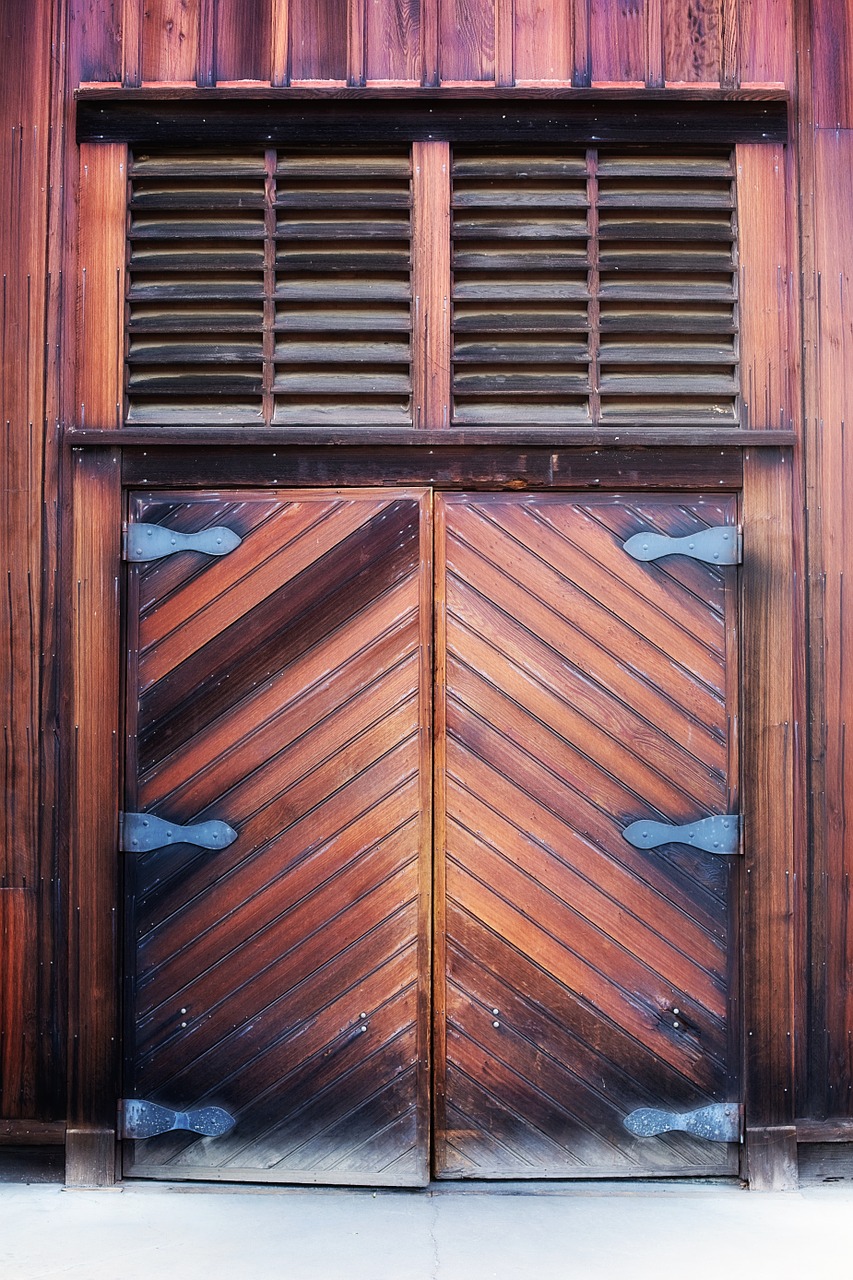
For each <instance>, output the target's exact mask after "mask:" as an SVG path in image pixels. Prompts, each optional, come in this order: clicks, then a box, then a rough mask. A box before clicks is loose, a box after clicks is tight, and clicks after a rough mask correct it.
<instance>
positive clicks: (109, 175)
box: [76, 143, 127, 427]
mask: <svg viewBox="0 0 853 1280" xmlns="http://www.w3.org/2000/svg"><path fill="white" fill-rule="evenodd" d="M126 220H127V147H125V146H122V145H121V144H120V143H111V144H109V145H107V146H88V145H87V146H83V147H81V148H80V224H79V241H78V246H79V257H78V273H79V275H78V279H79V287H78V325H77V397H76V416H77V420H78V421H79V422H80V423H81V424H82V425H86V426H94V427H118V426H119V425H120V424H121V420H122V399H123V394H124V393H123V380H124V307H125V298H124V295H125V234H126Z"/></svg>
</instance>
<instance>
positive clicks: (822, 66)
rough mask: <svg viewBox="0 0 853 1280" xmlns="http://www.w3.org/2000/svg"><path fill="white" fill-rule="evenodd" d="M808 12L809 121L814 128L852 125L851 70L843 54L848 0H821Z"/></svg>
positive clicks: (851, 28)
mask: <svg viewBox="0 0 853 1280" xmlns="http://www.w3.org/2000/svg"><path fill="white" fill-rule="evenodd" d="M810 13H811V31H810V32H809V47H810V51H811V62H812V73H811V74H812V78H811V86H812V95H813V102H812V112H813V115H812V123H813V125H814V126H816V127H817V128H818V129H850V128H853V70H851V66H850V59H849V58H848V57H847V56H846V50H848V49H849V48H850V42H851V38H853V13H851V11H850V5H849V3H848V0H821V4H820V6H819V7H818V6H812V8H811V10H810ZM842 51H845V52H844V53H843V52H842Z"/></svg>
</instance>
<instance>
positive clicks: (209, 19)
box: [195, 0, 218, 89]
mask: <svg viewBox="0 0 853 1280" xmlns="http://www.w3.org/2000/svg"><path fill="white" fill-rule="evenodd" d="M217 5H218V0H198V62H197V63H196V73H195V82H196V84H197V85H198V87H199V88H200V89H208V88H210V87H211V85H214V84H216V10H217Z"/></svg>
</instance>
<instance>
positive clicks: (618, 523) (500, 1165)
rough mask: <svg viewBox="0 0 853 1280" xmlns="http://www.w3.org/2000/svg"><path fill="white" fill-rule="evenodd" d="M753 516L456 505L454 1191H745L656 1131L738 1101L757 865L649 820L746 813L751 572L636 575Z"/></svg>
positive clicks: (445, 1073) (582, 502)
mask: <svg viewBox="0 0 853 1280" xmlns="http://www.w3.org/2000/svg"><path fill="white" fill-rule="evenodd" d="M736 519H737V514H736V504H735V500H734V499H733V498H729V497H725V496H721V495H714V496H713V497H710V498H705V497H691V498H690V499H689V500H685V499H684V498H683V497H676V496H672V497H670V496H666V495H660V496H657V495H644V496H642V497H640V498H638V499H636V500H633V499H632V500H626V499H621V498H618V497H610V496H605V495H601V496H593V497H588V496H584V497H580V496H576V495H569V494H549V495H546V496H535V495H519V494H490V495H486V494H484V495H452V496H447V497H443V498H441V499H439V500H438V503H437V515H436V520H437V526H436V545H437V548H438V550H437V567H436V601H437V630H436V652H437V656H438V676H437V681H438V683H437V691H436V716H437V727H436V741H437V744H439V745H438V758H437V775H436V776H437V804H436V823H437V832H436V858H437V885H436V898H437V904H438V905H437V912H438V915H437V922H436V938H437V953H436V961H435V964H436V989H435V1020H436V1022H435V1054H436V1064H435V1098H436V1112H437V1113H436V1122H435V1123H436V1165H437V1168H436V1172H437V1173H438V1175H439V1176H443V1177H465V1176H467V1177H472V1176H473V1177H477V1176H480V1177H511V1178H519V1177H544V1176H578V1177H596V1176H620V1175H621V1176H643V1175H660V1174H686V1173H700V1172H701V1173H722V1174H725V1173H733V1172H736V1171H737V1152H736V1150H735V1148H733V1147H729V1146H726V1145H719V1144H712V1143H708V1142H702V1141H700V1140H696V1139H692V1138H689V1137H687V1136H686V1135H684V1134H667V1135H666V1136H664V1137H660V1138H653V1139H635V1138H633V1137H631V1136H630V1135H629V1134H628V1133H627V1132H626V1131H625V1129H624V1127H623V1124H622V1120H623V1117H624V1116H625V1115H626V1114H627V1113H628V1112H629V1111H631V1110H633V1109H634V1108H635V1107H640V1106H663V1107H666V1108H667V1109H670V1110H689V1109H691V1108H693V1107H698V1106H702V1105H704V1104H706V1103H708V1102H711V1101H722V1100H730V1099H733V1100H734V1099H737V1098H738V1097H739V1092H738V1088H739V1081H738V1070H737V1063H738V1046H737V1042H736V1035H735V1032H734V1026H735V1023H736V1018H735V1017H734V1015H733V1008H734V1005H735V1002H736V998H737V994H736V993H737V975H736V973H735V967H734V955H735V940H736V936H737V935H736V913H735V900H736V890H737V880H738V868H737V865H736V860H734V861H732V860H723V859H719V858H716V859H715V858H714V857H713V856H711V855H708V854H701V853H698V852H694V851H692V850H690V849H685V848H682V847H680V846H673V845H671V846H667V847H664V848H662V849H658V850H651V851H640V850H636V849H633V848H632V847H631V846H630V845H628V844H627V843H626V842H625V841H624V840H623V839H622V836H621V831H622V829H623V828H624V826H626V825H627V824H628V823H629V822H630V821H632V820H634V819H636V818H641V817H649V818H657V819H662V820H664V821H672V822H676V823H681V822H685V821H693V820H695V819H697V818H700V817H704V816H707V815H709V814H711V813H715V812H717V813H719V812H732V811H736V806H737V796H736V793H735V781H734V780H735V779H736V777H737V762H736V721H737V703H736V695H735V690H736V681H737V660H736V643H737V640H736V631H735V594H734V592H735V581H736V571H735V570H731V569H729V570H724V571H718V570H716V569H713V568H710V567H708V566H707V565H702V564H699V563H697V562H694V561H690V560H686V559H682V558H677V559H672V560H665V561H659V562H656V563H652V564H638V563H637V562H635V561H634V560H632V559H631V558H630V557H629V556H628V555H627V554H625V553H624V552H623V551H622V549H621V542H622V541H623V540H624V539H625V538H627V537H629V536H630V535H631V534H633V533H635V532H637V531H639V530H640V529H641V528H652V529H655V530H657V531H659V532H662V533H670V534H674V535H681V534H685V533H689V532H691V531H694V530H698V529H700V528H703V527H705V526H706V525H711V524H720V523H734V522H736Z"/></svg>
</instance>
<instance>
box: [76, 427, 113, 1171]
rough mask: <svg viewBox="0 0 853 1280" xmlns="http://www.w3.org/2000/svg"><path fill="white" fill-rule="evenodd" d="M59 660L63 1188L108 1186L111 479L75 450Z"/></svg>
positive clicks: (90, 454)
mask: <svg viewBox="0 0 853 1280" xmlns="http://www.w3.org/2000/svg"><path fill="white" fill-rule="evenodd" d="M72 486H73V533H72V539H71V543H72V546H71V562H72V585H73V599H72V601H71V633H70V637H69V640H70V652H71V660H72V667H73V673H72V681H71V709H72V731H73V739H72V751H71V757H70V770H71V782H72V814H71V857H70V867H69V877H68V906H69V919H68V956H69V983H68V1021H69V1033H68V1034H69V1043H68V1057H69V1092H68V1135H67V1153H66V1155H67V1163H66V1181H67V1182H68V1183H69V1185H72V1186H107V1185H109V1184H110V1183H112V1181H113V1180H114V1176H115V1172H114V1158H113V1152H114V1140H115V1110H116V1093H117V1078H116V1048H115V1046H116V1031H117V1017H118V1008H117V990H116V906H117V849H118V822H117V816H118V808H119V749H118V715H119V567H120V542H121V471H120V459H119V454H118V452H117V451H116V450H107V449H104V450H101V449H97V450H89V451H86V452H84V451H82V450H75V451H74V454H73V460H72Z"/></svg>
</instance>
